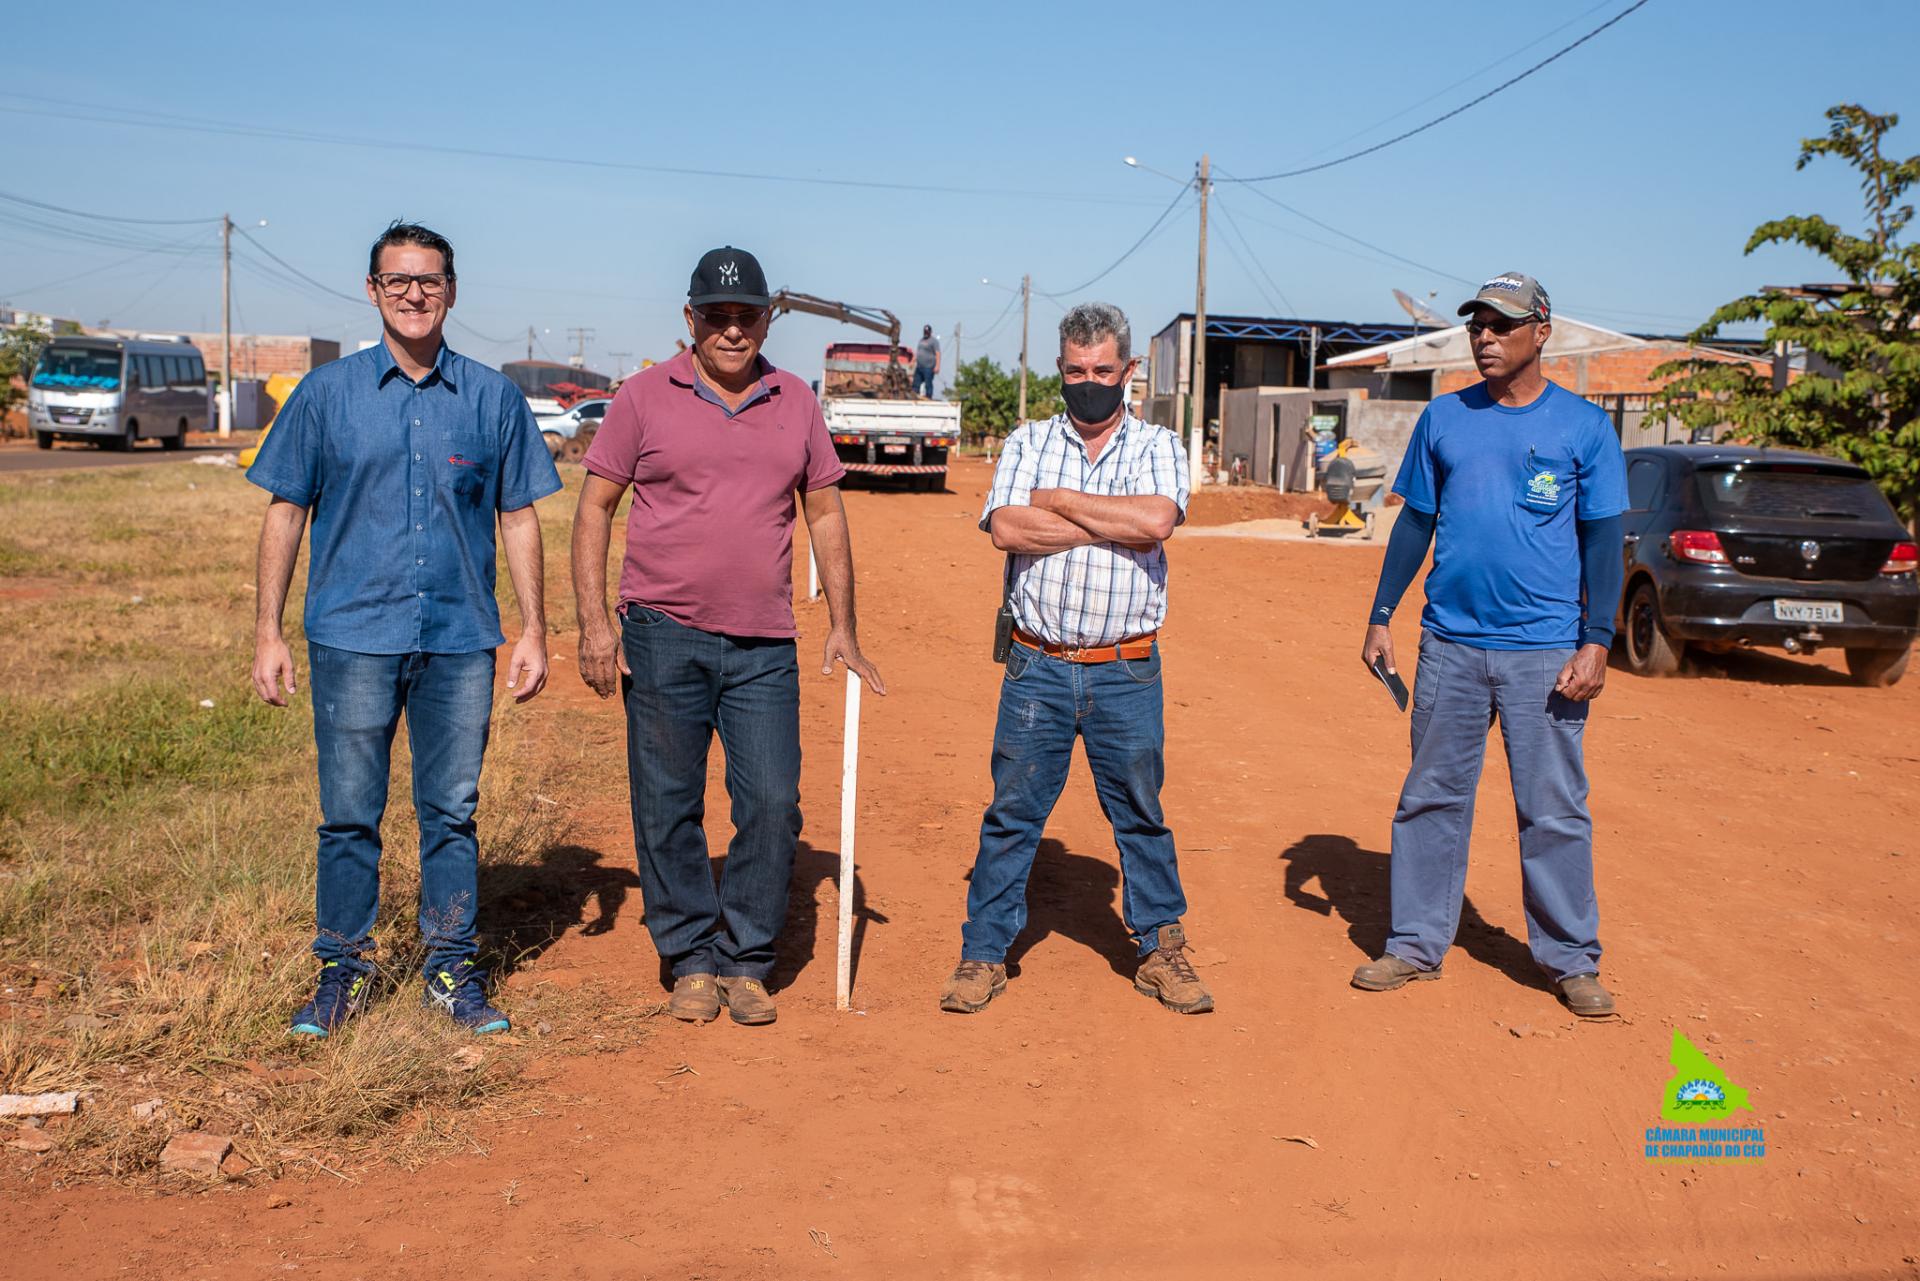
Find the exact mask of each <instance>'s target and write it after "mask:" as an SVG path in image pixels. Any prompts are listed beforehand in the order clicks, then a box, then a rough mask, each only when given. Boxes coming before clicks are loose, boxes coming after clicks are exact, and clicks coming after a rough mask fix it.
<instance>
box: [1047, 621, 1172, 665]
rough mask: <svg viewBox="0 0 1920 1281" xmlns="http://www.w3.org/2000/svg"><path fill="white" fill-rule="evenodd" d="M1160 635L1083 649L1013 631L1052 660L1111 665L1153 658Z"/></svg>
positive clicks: (1157, 633) (1151, 633) (1133, 637)
mask: <svg viewBox="0 0 1920 1281" xmlns="http://www.w3.org/2000/svg"><path fill="white" fill-rule="evenodd" d="M1159 634H1160V633H1159V632H1148V633H1147V634H1146V635H1144V636H1129V637H1127V638H1126V639H1125V640H1122V641H1115V642H1114V643H1113V644H1111V645H1095V646H1091V647H1088V648H1082V647H1080V646H1078V645H1056V644H1054V643H1053V642H1052V641H1043V640H1041V639H1040V638H1039V637H1038V636H1029V635H1028V634H1027V633H1025V632H1023V631H1021V630H1020V629H1019V628H1018V627H1016V628H1014V629H1013V638H1014V639H1015V640H1017V641H1019V642H1020V643H1021V644H1022V645H1025V646H1026V647H1027V648H1028V649H1037V650H1039V651H1040V652H1041V653H1042V654H1046V655H1048V656H1049V657H1052V658H1064V659H1066V660H1067V661H1068V662H1069V663H1111V662H1112V661H1113V660H1114V659H1116V658H1124V659H1126V660H1127V661H1128V662H1130V663H1132V662H1138V661H1139V660H1141V659H1143V658H1152V657H1153V640H1154V637H1156V636H1158V635H1159Z"/></svg>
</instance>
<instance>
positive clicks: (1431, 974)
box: [1353, 952, 1440, 992]
mask: <svg viewBox="0 0 1920 1281" xmlns="http://www.w3.org/2000/svg"><path fill="white" fill-rule="evenodd" d="M1439 977H1440V971H1439V970H1438V969H1437V968H1436V969H1431V970H1423V969H1421V968H1420V967H1419V966H1417V965H1415V964H1413V963H1412V962H1410V961H1403V960H1401V959H1400V958H1399V957H1397V956H1395V955H1394V954H1393V953H1391V952H1386V953H1383V954H1382V955H1381V957H1380V959H1379V960H1377V961H1368V962H1367V963H1366V964H1365V965H1362V966H1360V967H1359V968H1357V969H1356V970H1354V972H1353V985H1354V986H1355V987H1357V988H1362V989H1364V990H1366V991H1368V992H1391V991H1393V989H1395V988H1397V987H1405V986H1406V985H1407V984H1409V983H1422V982H1425V981H1426V980H1428V979H1437V978H1439Z"/></svg>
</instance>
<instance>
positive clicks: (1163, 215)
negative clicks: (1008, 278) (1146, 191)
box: [1033, 184, 1193, 302]
mask: <svg viewBox="0 0 1920 1281" xmlns="http://www.w3.org/2000/svg"><path fill="white" fill-rule="evenodd" d="M1192 190H1193V187H1192V185H1191V184H1189V185H1187V186H1184V187H1182V188H1180V190H1179V191H1177V192H1175V193H1174V196H1173V200H1172V202H1171V203H1169V204H1168V205H1167V207H1166V208H1165V209H1162V210H1161V211H1160V216H1159V217H1158V218H1155V219H1154V220H1153V223H1152V225H1151V226H1149V227H1148V228H1147V229H1146V230H1145V231H1143V232H1141V233H1140V239H1138V240H1136V241H1134V242H1133V244H1131V245H1129V246H1128V247H1127V252H1125V253H1123V254H1121V255H1120V256H1119V257H1118V258H1115V259H1114V260H1113V263H1112V265H1111V266H1109V267H1108V268H1107V269H1106V270H1105V271H1103V272H1101V273H1100V274H1099V275H1097V276H1095V277H1093V279H1091V280H1085V281H1082V282H1081V283H1079V284H1077V285H1075V286H1074V287H1073V288H1071V289H1062V290H1060V291H1059V292H1058V293H1048V292H1047V291H1046V290H1044V289H1036V290H1034V291H1033V292H1035V293H1036V294H1039V295H1040V296H1041V297H1042V298H1046V299H1048V300H1050V301H1055V302H1057V301H1058V300H1060V299H1061V298H1065V297H1069V296H1071V295H1073V294H1077V293H1080V292H1082V291H1084V290H1086V289H1088V288H1090V287H1092V286H1094V285H1097V284H1099V283H1100V282H1101V281H1102V280H1105V279H1106V278H1107V277H1108V276H1110V275H1112V274H1113V272H1114V271H1115V269H1117V268H1118V267H1119V266H1120V264H1121V263H1123V262H1125V261H1126V260H1127V259H1129V258H1131V257H1133V255H1134V252H1135V251H1136V250H1138V249H1139V248H1140V246H1141V245H1144V244H1146V243H1147V238H1148V237H1150V236H1152V235H1153V233H1154V232H1156V231H1158V230H1160V224H1161V223H1163V222H1165V221H1166V220H1167V217H1168V215H1170V214H1171V213H1172V212H1173V211H1174V210H1175V209H1177V208H1178V207H1179V205H1180V202H1181V201H1183V200H1185V199H1186V198H1187V193H1188V192H1190V191H1192Z"/></svg>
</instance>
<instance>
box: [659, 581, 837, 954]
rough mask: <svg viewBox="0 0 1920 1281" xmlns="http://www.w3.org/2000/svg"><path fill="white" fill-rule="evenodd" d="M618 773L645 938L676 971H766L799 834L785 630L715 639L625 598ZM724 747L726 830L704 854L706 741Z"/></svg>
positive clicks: (795, 691)
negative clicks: (724, 840)
mask: <svg viewBox="0 0 1920 1281" xmlns="http://www.w3.org/2000/svg"><path fill="white" fill-rule="evenodd" d="M621 644H622V645H623V646H624V647H625V650H626V656H627V666H628V667H629V668H630V669H632V672H633V675H632V676H630V677H628V678H626V679H625V680H623V681H622V682H621V686H622V692H623V694H624V695H625V698H626V705H627V778H628V790H629V791H630V793H631V795H632V799H633V847H634V852H635V854H636V856H637V857H638V859H639V863H640V892H641V895H642V898H643V899H644V901H645V904H646V920H647V930H648V931H649V932H650V933H651V934H652V935H653V946H654V948H655V950H657V951H658V952H659V953H660V955H661V956H662V957H664V958H665V959H666V961H667V962H668V964H670V965H671V966H672V967H673V974H674V977H675V978H678V977H680V976H681V975H684V974H721V975H728V976H740V975H744V976H747V977H750V978H756V979H760V980H762V981H764V980H765V979H766V978H767V976H768V974H769V973H771V972H772V970H773V959H774V945H775V943H776V942H777V941H778V939H779V937H780V927H781V926H782V925H783V924H784V923H785V922H786V918H787V885H788V882H789V881H790V880H791V879H792V877H793V851H794V843H795V842H796V841H797V840H798V839H799V837H800V664H799V660H798V658H797V656H796V653H795V650H794V643H793V642H792V641H791V640H782V639H767V638H764V637H755V636H721V635H717V634H715V633H713V632H703V631H698V630H696V629H694V628H691V627H683V626H681V625H680V624H679V623H676V622H674V621H673V620H672V619H670V618H668V617H667V616H666V615H665V614H662V613H660V612H659V611H657V610H652V609H647V608H644V607H642V606H639V605H630V606H628V607H627V610H626V613H625V615H624V616H623V618H622V621H621ZM716 730H718V731H719V734H720V745H721V747H722V748H723V749H724V750H725V752H726V755H727V795H728V796H729V797H731V798H732V801H733V827H734V835H733V841H732V843H731V844H729V845H728V846H727V861H726V864H725V866H724V867H723V868H722V869H721V873H720V879H719V885H718V886H717V887H716V886H715V884H714V875H713V869H712V867H711V866H710V865H709V864H708V862H707V833H706V829H705V828H704V827H703V826H702V825H701V824H702V821H703V820H704V819H705V817H706V794H707V750H708V748H709V747H710V746H711V744H712V742H713V735H714V731H716Z"/></svg>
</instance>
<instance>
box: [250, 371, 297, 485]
mask: <svg viewBox="0 0 1920 1281" xmlns="http://www.w3.org/2000/svg"><path fill="white" fill-rule="evenodd" d="M304 376H305V375H303V374H274V375H273V376H272V377H270V378H268V379H267V397H268V399H270V400H272V401H273V417H272V418H269V419H267V425H266V426H264V427H262V428H261V429H260V439H259V440H257V441H255V442H254V444H253V448H251V449H243V450H241V451H240V465H241V466H242V467H251V466H253V460H254V459H256V458H258V457H259V456H260V446H262V445H264V444H266V443H267V433H268V432H270V431H272V430H273V424H274V422H275V420H276V419H278V418H279V417H280V410H281V408H282V407H283V406H284V405H285V404H286V403H287V397H289V396H291V395H293V389H294V388H295V387H298V386H299V385H300V379H301V378H303V377H304Z"/></svg>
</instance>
